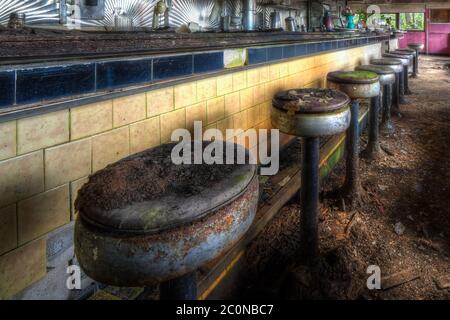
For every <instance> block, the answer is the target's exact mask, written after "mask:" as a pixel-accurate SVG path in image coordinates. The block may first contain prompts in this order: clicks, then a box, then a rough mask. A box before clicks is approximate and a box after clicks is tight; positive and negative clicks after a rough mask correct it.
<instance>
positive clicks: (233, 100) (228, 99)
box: [225, 91, 241, 117]
mask: <svg viewBox="0 0 450 320" xmlns="http://www.w3.org/2000/svg"><path fill="white" fill-rule="evenodd" d="M240 106H241V97H240V93H239V91H236V92H233V93H230V94H227V95H226V96H225V116H226V117H227V116H229V115H232V114H234V113H236V112H239V110H240Z"/></svg>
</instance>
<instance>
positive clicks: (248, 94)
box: [240, 88, 253, 110]
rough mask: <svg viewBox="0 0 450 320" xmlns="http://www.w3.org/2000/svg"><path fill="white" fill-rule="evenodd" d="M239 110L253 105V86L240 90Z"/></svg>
mask: <svg viewBox="0 0 450 320" xmlns="http://www.w3.org/2000/svg"><path fill="white" fill-rule="evenodd" d="M240 101H241V105H240V107H241V110H245V109H247V108H250V107H251V106H253V88H247V89H244V90H241V91H240Z"/></svg>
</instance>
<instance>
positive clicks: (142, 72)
mask: <svg viewBox="0 0 450 320" xmlns="http://www.w3.org/2000/svg"><path fill="white" fill-rule="evenodd" d="M151 80H152V60H151V59H143V60H131V61H125V60H124V61H110V62H99V63H97V89H111V88H117V87H125V86H127V85H133V84H138V83H144V82H150V81H151Z"/></svg>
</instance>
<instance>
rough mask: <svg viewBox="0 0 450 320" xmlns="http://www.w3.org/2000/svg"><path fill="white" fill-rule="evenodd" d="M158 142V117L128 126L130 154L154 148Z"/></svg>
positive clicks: (159, 139) (159, 133)
mask: <svg viewBox="0 0 450 320" xmlns="http://www.w3.org/2000/svg"><path fill="white" fill-rule="evenodd" d="M160 142H161V132H160V129H159V117H153V118H150V119H147V120H144V121H139V122H136V123H133V124H132V125H130V154H133V153H136V152H140V151H143V150H145V149H148V148H153V147H156V146H158V145H159V144H160Z"/></svg>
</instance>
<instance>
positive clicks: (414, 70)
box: [394, 48, 417, 78]
mask: <svg viewBox="0 0 450 320" xmlns="http://www.w3.org/2000/svg"><path fill="white" fill-rule="evenodd" d="M394 52H406V53H409V54H412V55H414V58H413V71H412V75H411V76H412V77H413V78H415V77H417V54H416V50H414V49H409V48H404V49H396V50H394Z"/></svg>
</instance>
